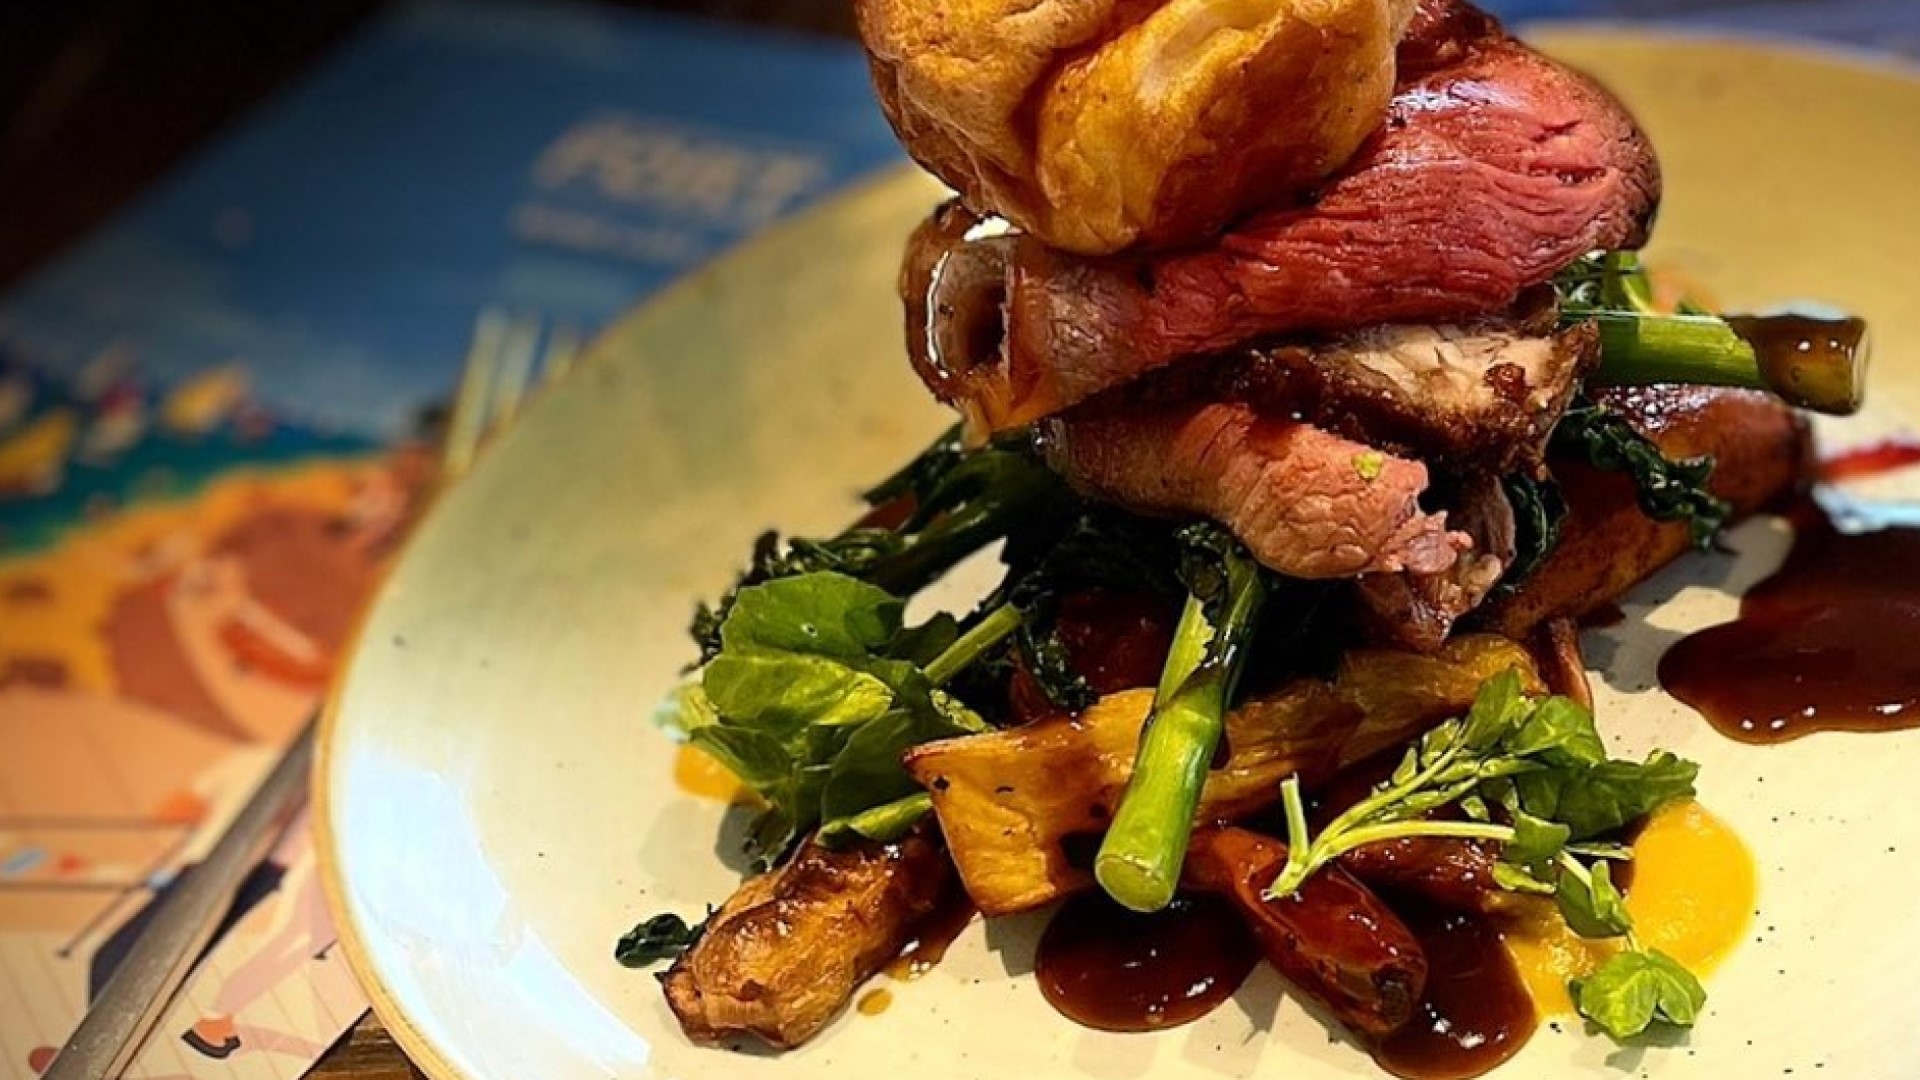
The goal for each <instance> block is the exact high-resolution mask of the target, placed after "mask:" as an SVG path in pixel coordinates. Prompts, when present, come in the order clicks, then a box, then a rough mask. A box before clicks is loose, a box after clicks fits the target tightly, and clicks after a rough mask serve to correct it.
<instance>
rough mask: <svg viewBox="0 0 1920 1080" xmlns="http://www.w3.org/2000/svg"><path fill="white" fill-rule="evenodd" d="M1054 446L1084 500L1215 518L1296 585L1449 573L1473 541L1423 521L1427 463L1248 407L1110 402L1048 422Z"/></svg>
mask: <svg viewBox="0 0 1920 1080" xmlns="http://www.w3.org/2000/svg"><path fill="white" fill-rule="evenodd" d="M1040 440H1041V446H1042V448H1043V450H1044V451H1045V453H1046V458H1047V461H1048V463H1049V464H1050V465H1051V466H1052V467H1053V468H1054V469H1055V470H1056V471H1058V472H1059V473H1060V474H1061V475H1062V476H1064V477H1066V479H1067V481H1068V482H1069V483H1071V484H1072V485H1073V486H1074V487H1075V488H1076V489H1078V490H1079V491H1081V492H1083V493H1084V494H1086V495H1089V496H1091V497H1093V498H1097V499H1102V500H1105V501H1107V502H1113V503H1118V504H1119V505H1121V506H1124V507H1126V508H1128V509H1130V510H1134V511H1136V512H1139V513H1146V514H1161V515H1170V516H1185V515H1195V516H1202V517H1209V518H1212V519H1214V520H1215V521H1218V522H1220V523H1221V524H1223V525H1225V526H1227V528H1229V529H1231V530H1232V531H1233V534H1234V535H1235V536H1237V537H1239V538H1240V540H1241V542H1242V543H1244V544H1246V545H1247V548H1248V550H1250V551H1251V552H1253V555H1254V557H1255V558H1257V559H1259V560H1260V561H1261V562H1262V563H1264V564H1266V565H1267V566H1268V567H1271V568H1272V569H1274V570H1277V571H1279V572H1280V573H1283V574H1287V575H1290V576H1293V577H1300V578H1337V577H1350V576H1353V575H1356V574H1364V573H1398V572H1400V571H1413V572H1416V573H1422V574H1436V573H1440V572H1442V571H1444V570H1446V569H1448V568H1449V567H1451V566H1453V565H1454V562H1455V561H1456V560H1457V559H1458V558H1459V556H1460V553H1461V552H1463V551H1465V550H1467V548H1468V547H1470V546H1471V543H1472V542H1471V540H1470V539H1469V538H1468V537H1467V536H1466V535H1465V534H1463V533H1459V532H1453V531H1449V530H1448V528H1447V521H1446V515H1445V514H1430V513H1427V512H1426V511H1424V510H1422V509H1421V507H1420V502H1419V499H1420V494H1421V492H1423V491H1425V490H1426V487H1427V467H1426V466H1425V465H1422V464H1420V463H1419V462H1417V461H1410V460H1407V459H1405V458H1399V457H1395V456H1392V455H1390V454H1386V453H1383V452H1381V451H1379V450H1375V449H1373V448H1372V447H1369V446H1367V445H1365V444H1364V443H1358V442H1354V441H1353V440H1351V439H1346V438H1342V437H1340V436H1338V435H1334V434H1332V433H1330V432H1327V431H1324V430H1322V429H1320V428H1317V427H1314V426H1313V425H1311V424H1306V423H1301V422H1299V421H1296V420H1293V419H1290V418H1286V417H1276V416H1266V415H1263V414H1261V413H1260V412H1258V411H1257V410H1256V409H1254V408H1253V407H1252V406H1251V405H1248V404H1246V403H1245V402H1238V401H1208V400H1204V399H1201V400H1193V401H1186V402H1166V403H1162V402H1141V401H1137V400H1125V399H1124V396H1123V397H1122V398H1116V399H1113V400H1107V399H1102V400H1100V401H1096V402H1090V403H1088V405H1086V406H1083V407H1081V408H1079V409H1075V410H1072V411H1071V412H1069V413H1065V414H1062V415H1060V416H1057V417H1053V418H1050V419H1048V420H1047V421H1045V422H1044V423H1043V424H1042V425H1041V427H1040Z"/></svg>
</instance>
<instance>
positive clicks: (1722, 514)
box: [1553, 398, 1733, 547]
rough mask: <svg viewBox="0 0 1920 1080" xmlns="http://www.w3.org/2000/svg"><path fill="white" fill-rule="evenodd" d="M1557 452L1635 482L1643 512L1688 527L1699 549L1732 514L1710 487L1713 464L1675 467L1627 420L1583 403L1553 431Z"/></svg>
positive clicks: (1690, 461) (1701, 460)
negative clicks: (1684, 524) (1630, 478)
mask: <svg viewBox="0 0 1920 1080" xmlns="http://www.w3.org/2000/svg"><path fill="white" fill-rule="evenodd" d="M1553 449H1554V450H1555V452H1557V453H1560V454H1563V455H1566V456H1568V457H1574V458H1578V459H1580V460H1583V461H1585V462H1587V463H1588V464H1590V465H1592V466H1594V467H1595V468H1597V469H1605V470H1606V471H1608V472H1618V473H1625V474H1627V475H1628V476H1630V477H1632V478H1633V482H1634V486H1635V488H1636V489H1637V490H1638V493H1639V503H1640V510H1641V512H1642V513H1644V514H1646V515H1647V516H1648V517H1650V518H1652V519H1654V520H1655V521H1685V522H1686V523H1687V526H1688V529H1689V531H1690V532H1691V534H1692V536H1693V542H1694V543H1695V544H1696V545H1697V546H1700V547H1706V546H1708V545H1709V544H1711V543H1712V542H1713V538H1714V537H1715V536H1717V535H1719V533H1720V529H1721V527H1722V526H1724V525H1725V524H1726V523H1727V518H1728V517H1729V516H1730V515H1731V514H1732V513H1733V507H1732V506H1731V505H1729V504H1728V503H1727V502H1726V500H1724V499H1721V498H1719V497H1718V496H1716V495H1714V494H1713V492H1712V490H1711V489H1709V488H1708V486H1707V481H1708V479H1709V478H1710V477H1711V476H1712V475H1713V459H1712V458H1710V457H1696V458H1686V459H1684V460H1680V461H1675V460H1673V459H1672V458H1669V457H1667V455H1666V454H1664V453H1662V452H1661V450H1660V448H1659V447H1658V446H1655V445H1654V443H1653V441H1652V440H1651V439H1648V438H1647V437H1646V436H1645V435H1642V434H1640V432H1638V431H1636V430H1635V429H1634V427H1633V425H1631V424H1629V423H1627V421H1626V418H1625V417H1623V416H1621V415H1620V414H1618V413H1616V412H1613V411H1612V410H1610V409H1605V408H1602V407H1600V406H1599V405H1596V404H1594V403H1593V402H1592V401H1589V400H1586V399H1584V398H1582V399H1580V400H1577V401H1575V402H1574V404H1573V405H1572V407H1570V408H1568V409H1567V411H1566V414H1565V415H1563V416H1562V417H1561V418H1560V423H1559V425H1558V426H1556V427H1555V428H1554V429H1553Z"/></svg>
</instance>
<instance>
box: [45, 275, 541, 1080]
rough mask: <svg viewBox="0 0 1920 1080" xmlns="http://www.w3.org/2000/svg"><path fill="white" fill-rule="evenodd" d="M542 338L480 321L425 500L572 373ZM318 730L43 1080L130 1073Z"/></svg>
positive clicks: (277, 823) (172, 894)
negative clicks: (541, 383) (535, 388)
mask: <svg viewBox="0 0 1920 1080" xmlns="http://www.w3.org/2000/svg"><path fill="white" fill-rule="evenodd" d="M544 336H545V349H544V351H543V350H541V349H540V345H541V341H542V337H543V335H542V332H541V325H540V320H539V319H537V318H533V317H526V316H520V317H515V316H511V315H508V314H506V313H503V312H500V311H496V310H492V309H489V310H485V311H482V312H481V313H480V317H479V319H478V320H477V321H476V322H475V324H474V331H473V339H472V343H471V345H470V346H469V347H468V351H467V358H466V365H465V368H464V370H463V371H462V373H461V378H460V386H459V390H458V391H457V393H456V395H455V398H454V403H453V411H452V415H451V417H450V418H449V420H448V423H447V433H446V437H445V442H444V444H443V446H442V448H441V465H440V471H439V475H438V476H436V477H435V479H434V484H433V488H432V490H431V491H430V492H429V496H428V497H429V498H432V497H436V496H437V495H438V494H439V493H440V492H442V491H444V490H446V488H447V487H448V486H449V485H451V484H452V483H453V482H454V481H455V480H458V479H459V478H460V477H461V476H463V475H465V473H466V471H467V469H468V468H469V467H471V465H472V464H473V461H474V458H475V456H476V455H477V454H478V453H479V452H480V450H481V449H482V448H483V447H484V444H485V443H486V442H487V440H488V439H489V438H491V437H492V436H493V435H496V434H498V433H499V432H500V431H502V430H504V429H505V428H506V426H507V425H508V424H510V423H512V421H513V420H514V418H515V417H517V416H518V415H519V412H520V407H521V405H523V404H524V403H525V400H526V396H527V392H528V390H529V388H530V387H531V386H532V384H533V380H534V376H535V369H536V368H538V369H540V370H541V371H542V372H544V375H543V376H542V377H543V379H544V380H545V381H551V380H552V379H556V378H558V377H559V376H560V375H561V374H563V373H564V372H565V371H566V370H567V369H568V368H569V367H571V366H572V362H573V359H574V356H575V354H576V353H577V352H578V350H579V338H578V337H577V336H576V335H575V334H573V333H572V332H571V331H569V330H567V329H565V328H561V329H557V330H554V331H551V332H550V333H547V334H546V335H544ZM317 724H318V714H317V713H316V714H315V715H313V716H310V717H308V718H307V721H306V723H305V724H304V725H303V726H302V727H301V729H300V732H299V734H297V735H295V736H294V738H293V741H292V742H291V743H290V744H288V746H287V749H286V750H285V751H284V752H283V753H282V754H281V757H280V760H279V761H277V762H276V763H275V764H274V766H273V769H272V771H270V772H269V773H268V774H267V778H266V780H264V781H262V782H261V784H260V786H259V788H257V789H256V790H255V791H254V793H253V794H252V796H250V797H249V798H248V799H247V803H246V805H245V806H244V807H242V808H241V810H240V813H239V814H238V815H237V816H236V817H235V818H234V819H233V823H232V824H230V825H228V826H227V830H226V832H224V833H222V834H221V836H220V839H219V841H218V842H217V843H215V844H214V846H213V849H212V850H211V851H209V852H208V853H207V856H206V858H205V859H203V860H201V861H200V862H199V863H197V864H196V865H194V866H193V867H192V868H191V869H189V870H187V871H186V872H185V873H184V874H183V875H182V877H181V879H180V881H179V882H178V883H176V884H175V885H174V886H173V888H172V889H171V890H170V891H169V892H168V894H167V896H166V898H165V899H164V900H163V901H161V902H160V909H159V911H158V912H157V913H156V914H155V916H154V919H153V921H152V922H151V923H150V924H148V927H147V929H146V931H145V932H143V933H142V934H141V935H140V938H139V940H138V941H136V942H135V943H134V946H133V948H132V949H130V950H129V951H128V953H127V956H126V958H125V959H124V960H122V961H121V963H120V966H119V967H118V968H117V969H116V970H115V971H114V974H113V977H112V978H111V979H110V980H108V982H107V985H106V987H105V988H104V989H103V990H102V991H101V993H100V996H99V998H97V999H96V1000H95V1001H94V1002H93V1004H92V1005H91V1006H90V1007H88V1009H87V1013H86V1015H85V1016H84V1017H82V1018H81V1020H80V1025H79V1026H78V1027H76V1028H75V1029H74V1031H73V1034H72V1035H71V1036H69V1037H68V1039H67V1041H66V1044H65V1045H64V1046H62V1047H61V1048H60V1053H59V1055H58V1056H57V1057H55V1058H54V1060H53V1063H52V1065H51V1066H49V1067H48V1069H47V1071H46V1073H45V1074H44V1076H43V1080H117V1078H118V1077H120V1076H121V1075H122V1074H123V1073H125V1071H126V1069H127V1067H128V1066H129V1065H130V1064H132V1062H133V1059H134V1057H135V1056H136V1055H137V1054H138V1053H139V1052H140V1049H141V1047H143V1046H144V1045H145V1044H146V1041H147V1039H148V1037H149V1036H151V1035H152V1033H153V1029H154V1028H155V1027H156V1026H157V1025H158V1024H159V1023H160V1020H161V1018H162V1017H163V1016H164V1015H165V1014H166V1010H167V1006H169V1005H171V1004H172V1003H173V999H174V997H175V996H176V995H177V994H178V993H179V991H180V987H181V986H182V985H183V984H184V983H185V982H186V979H187V976H188V975H189V974H190V973H191V972H192V970H193V965H194V963H195V962H196V961H197V960H198V959H199V957H200V954H201V953H202V952H203V951H204V950H205V949H206V947H207V945H208V944H209V943H210V942H211V941H212V939H213V932H214V929H215V928H216V927H217V926H218V925H219V924H220V920H221V918H222V917H223V916H224V915H225V914H226V913H227V912H228V911H229V910H231V909H232V907H233V901H234V897H235V895H236V894H237V893H238V891H239V888H240V883H241V882H242V881H243V880H245V878H246V877H247V875H248V874H249V873H250V872H251V871H252V870H253V868H254V867H255V866H257V865H258V864H259V862H260V860H261V859H263V858H265V857H266V854H267V852H268V851H269V850H271V849H272V847H273V844H274V842H275V841H276V840H277V839H278V838H279V837H280V834H281V833H282V832H284V831H285V829H286V826H287V823H288V822H289V821H290V820H291V819H292V818H293V816H294V814H295V813H297V812H298V811H299V809H300V808H301V806H303V805H304V804H305V803H306V801H307V794H308V785H309V783H310V774H311V772H312V770H313V743H314V731H315V728H316V726H317Z"/></svg>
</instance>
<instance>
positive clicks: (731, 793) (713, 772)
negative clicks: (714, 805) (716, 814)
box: [673, 743, 754, 803]
mask: <svg viewBox="0 0 1920 1080" xmlns="http://www.w3.org/2000/svg"><path fill="white" fill-rule="evenodd" d="M673 784H674V786H675V787H677V788H679V789H680V790H681V791H684V792H686V793H687V794H689V795H698V796H699V797H701V798H703V799H716V800H718V801H720V802H726V803H732V802H747V801H750V800H751V799H753V797H754V796H753V794H752V793H751V792H749V791H748V790H747V789H746V788H745V787H743V786H742V785H741V783H740V781H739V780H737V779H735V778H734V775H733V774H732V773H731V772H728V771H727V767H726V766H725V765H722V764H720V762H719V761H717V760H716V759H715V758H714V756H713V755H712V754H709V753H707V752H706V751H705V750H702V749H700V748H699V747H697V746H695V745H693V744H692V743H681V744H680V749H679V751H678V753H676V754H675V755H674V758H673Z"/></svg>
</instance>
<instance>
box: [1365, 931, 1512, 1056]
mask: <svg viewBox="0 0 1920 1080" xmlns="http://www.w3.org/2000/svg"><path fill="white" fill-rule="evenodd" d="M1396 910H1397V911H1398V913H1399V914H1400V917H1401V919H1403V920H1404V921H1405V922H1406V924H1407V926H1408V928H1409V929H1411V930H1412V931H1413V934H1414V936H1415V937H1416V938H1418V939H1419V940H1420V948H1421V950H1422V951H1424V952H1425V953H1426V954H1427V991H1426V994H1425V995H1423V996H1422V997H1421V999H1420V1004H1419V1006H1418V1007H1416V1008H1415V1009H1414V1013H1413V1019H1412V1020H1409V1021H1408V1022H1407V1024H1406V1025H1405V1026H1404V1027H1402V1028H1401V1029H1400V1030H1398V1031H1396V1032H1394V1033H1393V1034H1392V1035H1389V1036H1388V1037H1387V1038H1386V1039H1384V1040H1382V1041H1381V1042H1380V1043H1379V1044H1378V1045H1376V1046H1375V1047H1374V1048H1373V1060H1374V1061H1376V1062H1378V1063H1379V1065H1380V1067H1381V1068H1383V1069H1385V1070H1387V1071H1388V1072H1390V1073H1392V1074H1394V1075H1395V1076H1403V1077H1407V1078H1408V1080H1465V1078H1466V1077H1470V1076H1479V1075H1480V1074H1482V1073H1484V1072H1486V1071H1488V1070H1489V1069H1492V1068H1494V1067H1495V1066H1497V1065H1499V1064H1500V1063H1501V1062H1503V1061H1506V1060H1507V1059H1508V1058H1510V1057H1512V1056H1513V1055H1515V1054H1517V1053H1519V1052H1520V1048H1521V1047H1522V1046H1525V1045H1526V1044H1527V1040H1528V1039H1529V1038H1531V1037H1532V1035H1533V1031H1534V1028H1535V1027H1537V1026H1538V1025H1539V1017H1538V1015H1537V1014H1536V1013H1535V1012H1534V1009H1533V998H1532V997H1531V996H1530V995H1529V994H1528V993H1527V987H1526V983H1524V982H1522V981H1521V979H1520V972H1519V970H1518V969H1516V968H1515V967H1514V965H1513V958H1512V957H1511V956H1510V955H1508V953H1507V947H1506V946H1505V945H1503V944H1501V941H1500V934H1499V932H1498V931H1497V930H1496V929H1495V928H1494V925H1493V924H1492V923H1491V922H1489V921H1487V920H1486V919H1484V918H1481V917H1480V916H1477V915H1463V914H1447V913H1443V912H1439V911H1436V910H1433V909H1429V908H1425V907H1421V906H1411V905H1406V904H1400V905H1396Z"/></svg>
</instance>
